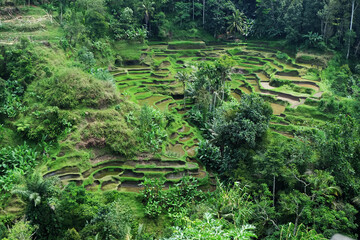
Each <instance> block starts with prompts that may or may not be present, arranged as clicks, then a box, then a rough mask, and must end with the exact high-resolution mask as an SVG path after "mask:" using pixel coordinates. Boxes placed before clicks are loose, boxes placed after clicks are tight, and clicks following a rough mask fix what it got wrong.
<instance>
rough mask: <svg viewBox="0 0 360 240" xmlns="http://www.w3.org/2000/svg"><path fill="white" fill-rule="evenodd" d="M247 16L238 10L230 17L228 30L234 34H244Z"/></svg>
mask: <svg viewBox="0 0 360 240" xmlns="http://www.w3.org/2000/svg"><path fill="white" fill-rule="evenodd" d="M245 18H246V17H245V15H244V13H243V12H240V10H238V9H236V10H235V12H233V14H232V15H231V16H230V20H229V22H228V23H229V27H228V28H227V30H228V31H229V32H230V33H233V32H239V33H241V34H242V33H243V24H244V21H245Z"/></svg>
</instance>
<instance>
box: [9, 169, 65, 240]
mask: <svg viewBox="0 0 360 240" xmlns="http://www.w3.org/2000/svg"><path fill="white" fill-rule="evenodd" d="M17 179H18V185H17V186H15V187H14V190H13V191H12V193H14V194H16V195H18V196H19V197H21V199H22V200H23V201H24V202H25V204H26V213H25V214H26V218H27V219H28V220H29V221H30V223H31V224H32V225H37V226H39V228H38V230H37V231H36V236H37V237H39V238H44V239H45V238H46V239H51V236H56V235H58V234H59V230H60V229H59V220H58V218H57V216H56V213H55V209H56V199H57V197H58V196H59V194H60V192H61V188H60V186H61V182H60V180H59V179H58V178H45V179H44V178H43V177H42V175H41V174H40V173H39V172H36V171H35V172H33V173H32V174H30V175H28V176H22V175H20V174H17Z"/></svg>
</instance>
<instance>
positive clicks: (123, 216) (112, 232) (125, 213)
mask: <svg viewBox="0 0 360 240" xmlns="http://www.w3.org/2000/svg"><path fill="white" fill-rule="evenodd" d="M133 222H134V219H133V213H132V211H131V210H130V209H129V208H128V207H127V206H125V205H124V204H123V203H121V202H120V201H115V202H113V203H111V204H109V205H107V206H105V207H102V208H100V209H99V211H98V213H97V215H96V216H95V217H94V218H93V219H92V220H91V221H90V222H89V223H88V224H87V226H86V227H85V228H84V229H83V230H82V231H81V236H82V237H83V239H85V238H86V237H90V236H95V235H97V236H98V237H99V239H104V240H112V239H125V238H126V237H129V235H130V232H131V229H132V227H133ZM86 239H88V238H86Z"/></svg>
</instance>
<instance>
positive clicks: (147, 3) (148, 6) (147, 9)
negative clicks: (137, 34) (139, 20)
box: [141, 0, 155, 30]
mask: <svg viewBox="0 0 360 240" xmlns="http://www.w3.org/2000/svg"><path fill="white" fill-rule="evenodd" d="M154 5H155V3H154V2H152V1H151V0H143V2H142V4H141V8H142V9H143V11H144V19H145V24H146V29H147V30H148V29H149V22H150V16H151V14H153V12H154V11H155V8H154Z"/></svg>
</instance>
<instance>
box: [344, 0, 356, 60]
mask: <svg viewBox="0 0 360 240" xmlns="http://www.w3.org/2000/svg"><path fill="white" fill-rule="evenodd" d="M354 9H355V0H352V3H351V20H350V34H349V43H348V50H347V54H346V59H349V53H350V43H351V31H352V25H353V20H354Z"/></svg>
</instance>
